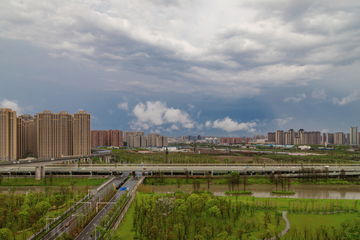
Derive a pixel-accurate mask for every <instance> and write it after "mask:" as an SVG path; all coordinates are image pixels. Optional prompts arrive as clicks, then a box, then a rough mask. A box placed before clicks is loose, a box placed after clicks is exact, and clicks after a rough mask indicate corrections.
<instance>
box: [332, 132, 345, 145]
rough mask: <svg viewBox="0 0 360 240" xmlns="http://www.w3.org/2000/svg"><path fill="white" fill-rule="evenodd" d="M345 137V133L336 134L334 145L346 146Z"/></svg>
mask: <svg viewBox="0 0 360 240" xmlns="http://www.w3.org/2000/svg"><path fill="white" fill-rule="evenodd" d="M344 140H345V135H344V133H343V132H337V133H334V144H340V145H342V144H344Z"/></svg>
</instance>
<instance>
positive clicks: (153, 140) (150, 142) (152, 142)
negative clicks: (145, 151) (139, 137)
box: [147, 133, 159, 147]
mask: <svg viewBox="0 0 360 240" xmlns="http://www.w3.org/2000/svg"><path fill="white" fill-rule="evenodd" d="M158 136H159V134H156V133H149V134H148V135H147V142H148V146H149V147H156V138H157V137H158Z"/></svg>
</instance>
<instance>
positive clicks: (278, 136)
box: [275, 130, 285, 145]
mask: <svg viewBox="0 0 360 240" xmlns="http://www.w3.org/2000/svg"><path fill="white" fill-rule="evenodd" d="M275 143H276V144H279V145H284V143H285V139H284V131H282V130H277V131H276V132H275Z"/></svg>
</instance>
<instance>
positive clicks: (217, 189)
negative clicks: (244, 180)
mask: <svg viewBox="0 0 360 240" xmlns="http://www.w3.org/2000/svg"><path fill="white" fill-rule="evenodd" d="M153 187H154V192H158V193H172V192H174V191H176V190H177V189H178V187H177V185H164V186H153ZM180 190H181V191H184V192H191V191H193V190H194V188H193V185H190V184H189V185H181V186H180ZM200 190H207V185H201V186H200ZM234 190H238V189H237V187H235V189H234ZM239 190H244V189H243V186H242V185H240V186H239ZM278 190H281V186H278ZM210 191H211V192H213V193H214V195H215V196H225V192H226V191H229V187H228V186H227V185H210ZM246 191H251V192H252V193H253V194H252V196H254V197H285V198H313V199H318V198H319V199H360V185H292V186H290V191H294V192H295V194H292V195H279V194H272V193H271V192H272V191H275V185H248V186H246Z"/></svg>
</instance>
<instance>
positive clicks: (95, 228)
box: [94, 223, 97, 240]
mask: <svg viewBox="0 0 360 240" xmlns="http://www.w3.org/2000/svg"><path fill="white" fill-rule="evenodd" d="M94 226H95V240H96V239H97V237H96V225H95V223H94Z"/></svg>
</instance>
